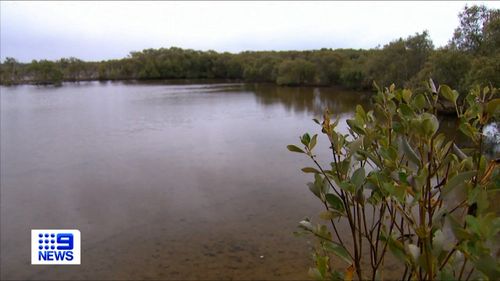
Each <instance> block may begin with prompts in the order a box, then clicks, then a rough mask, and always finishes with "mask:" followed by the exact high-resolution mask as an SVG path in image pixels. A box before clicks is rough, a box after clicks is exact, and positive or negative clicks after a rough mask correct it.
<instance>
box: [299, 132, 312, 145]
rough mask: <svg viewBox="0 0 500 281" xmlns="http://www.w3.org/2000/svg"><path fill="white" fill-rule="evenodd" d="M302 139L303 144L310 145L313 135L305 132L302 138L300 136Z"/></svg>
mask: <svg viewBox="0 0 500 281" xmlns="http://www.w3.org/2000/svg"><path fill="white" fill-rule="evenodd" d="M300 141H301V142H302V144H304V145H305V146H309V142H311V136H309V134H308V133H305V134H304V135H303V136H302V137H301V138H300Z"/></svg>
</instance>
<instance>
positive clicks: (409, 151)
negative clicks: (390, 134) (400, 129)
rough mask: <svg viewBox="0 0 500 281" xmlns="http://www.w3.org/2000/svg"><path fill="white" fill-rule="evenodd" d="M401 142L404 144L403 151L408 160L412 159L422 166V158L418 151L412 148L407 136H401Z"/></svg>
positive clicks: (414, 162)
mask: <svg viewBox="0 0 500 281" xmlns="http://www.w3.org/2000/svg"><path fill="white" fill-rule="evenodd" d="M401 144H402V146H403V151H404V153H405V155H406V157H407V158H408V160H410V161H411V162H413V164H416V165H417V166H419V167H420V158H419V157H418V155H417V153H415V151H414V150H413V149H412V148H411V146H410V144H409V143H408V141H407V140H406V138H403V137H402V138H401Z"/></svg>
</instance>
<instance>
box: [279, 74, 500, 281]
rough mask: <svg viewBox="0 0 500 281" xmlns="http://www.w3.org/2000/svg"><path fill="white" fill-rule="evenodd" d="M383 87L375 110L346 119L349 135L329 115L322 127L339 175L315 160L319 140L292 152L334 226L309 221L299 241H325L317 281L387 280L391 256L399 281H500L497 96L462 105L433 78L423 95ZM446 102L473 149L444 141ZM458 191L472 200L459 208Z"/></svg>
mask: <svg viewBox="0 0 500 281" xmlns="http://www.w3.org/2000/svg"><path fill="white" fill-rule="evenodd" d="M377 89H378V93H377V94H376V95H375V97H374V106H373V110H370V111H365V109H364V108H363V107H361V106H359V105H358V106H357V107H356V111H355V116H354V118H353V119H348V120H347V126H348V130H349V133H348V134H342V133H341V132H339V131H338V130H337V129H336V128H337V125H338V123H339V119H336V120H335V121H333V120H332V119H330V118H331V117H330V114H329V112H328V111H326V112H325V114H324V116H323V121H322V122H319V121H318V120H315V122H316V123H318V124H319V125H320V126H321V132H322V133H323V134H324V135H325V136H326V137H327V138H325V139H328V143H329V145H330V146H331V147H330V149H331V152H332V158H333V159H332V162H331V163H330V167H328V168H326V167H324V166H323V165H321V164H320V160H319V159H318V156H317V155H315V152H314V151H315V150H314V148H315V146H316V144H317V142H318V135H317V134H315V135H313V136H312V137H311V136H310V135H309V134H307V133H306V134H304V135H303V136H302V137H301V138H300V141H301V143H302V148H301V147H299V146H295V145H289V146H288V149H289V150H290V151H292V152H298V153H301V154H304V155H306V156H307V157H308V158H310V159H311V161H312V163H314V167H305V168H303V169H302V171H303V172H305V173H312V174H314V182H312V183H309V189H310V190H311V191H312V193H313V194H314V195H315V196H317V197H318V198H319V199H320V201H321V203H322V205H323V206H324V207H325V211H324V212H323V213H321V214H320V217H321V218H322V219H324V220H325V221H326V222H327V224H328V225H326V224H321V223H320V224H313V222H312V221H311V220H310V219H305V220H303V221H301V222H300V228H301V231H300V232H299V233H300V234H309V235H313V236H314V237H315V238H316V241H317V244H316V248H315V252H314V254H313V256H314V261H315V266H314V267H313V268H311V269H310V270H309V272H310V274H311V276H313V277H314V278H316V279H331V280H351V279H352V278H353V277H354V276H353V275H354V274H355V275H356V277H357V278H358V279H360V280H375V279H383V276H384V269H385V267H384V264H385V263H384V262H385V261H386V259H388V256H392V258H394V259H396V260H397V261H399V262H400V263H401V265H402V267H401V277H400V278H397V279H399V280H436V279H439V280H457V279H458V280H466V279H470V278H473V279H484V280H498V279H499V278H500V263H499V261H498V259H497V258H496V257H495V254H494V253H493V251H495V249H498V248H497V244H496V242H497V240H498V239H497V238H498V233H499V231H500V218H498V217H497V215H496V214H495V213H494V212H492V211H490V210H489V204H490V200H489V198H492V195H493V193H495V192H498V191H499V190H500V175H499V170H500V169H499V164H498V162H499V159H496V160H495V159H493V160H488V159H487V157H486V156H485V155H484V153H483V152H484V144H483V134H482V129H483V127H484V126H485V125H487V124H488V123H489V122H492V121H494V120H498V117H499V116H498V114H499V112H500V99H498V98H496V97H497V93H498V89H496V88H492V87H486V88H484V89H480V88H475V89H473V90H472V91H471V92H470V93H469V94H468V95H467V96H466V97H465V99H464V105H463V106H460V105H458V104H457V97H458V92H456V91H454V90H451V89H450V88H449V87H448V86H446V85H441V86H440V87H439V88H437V89H436V87H435V86H434V83H433V82H432V80H431V81H430V82H429V84H428V91H426V92H425V93H424V94H413V93H412V91H410V90H407V89H404V90H401V89H399V90H396V89H395V87H394V85H391V87H389V88H386V89H384V90H382V89H379V88H378V87H377ZM441 100H447V101H448V102H450V103H452V104H454V106H455V110H456V112H457V115H458V120H457V130H459V131H461V132H462V133H463V134H464V135H465V136H466V137H467V138H468V140H469V142H468V143H469V144H470V147H467V148H465V147H462V148H460V147H459V145H458V144H457V143H456V142H455V140H454V139H449V138H448V137H447V136H446V135H444V134H443V133H439V120H438V118H437V116H436V112H437V109H436V107H437V105H438V103H439V102H440V101H441ZM457 193H461V194H463V197H458V198H460V199H458V200H453V199H452V198H453V197H455V196H456V195H457ZM340 221H345V222H347V224H348V235H345V234H343V233H341V232H340V229H339V222H340ZM350 242H352V243H350ZM389 253H391V254H390V255H389ZM339 262H343V263H344V264H345V267H339ZM334 264H335V265H336V266H334ZM392 271H393V273H392V274H395V273H396V272H394V270H392Z"/></svg>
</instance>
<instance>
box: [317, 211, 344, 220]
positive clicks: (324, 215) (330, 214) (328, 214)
mask: <svg viewBox="0 0 500 281" xmlns="http://www.w3.org/2000/svg"><path fill="white" fill-rule="evenodd" d="M342 216H343V214H342V213H340V212H338V211H323V212H321V213H320V214H319V217H320V218H321V219H324V220H331V219H335V218H338V217H342Z"/></svg>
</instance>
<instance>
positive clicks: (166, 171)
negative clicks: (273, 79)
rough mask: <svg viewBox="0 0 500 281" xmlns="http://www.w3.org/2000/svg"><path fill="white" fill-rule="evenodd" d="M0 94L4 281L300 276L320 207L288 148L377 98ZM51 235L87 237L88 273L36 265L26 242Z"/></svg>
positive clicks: (105, 89) (41, 90) (169, 88)
mask: <svg viewBox="0 0 500 281" xmlns="http://www.w3.org/2000/svg"><path fill="white" fill-rule="evenodd" d="M0 91H1V132H0V133H1V189H0V208H1V209H0V210H1V216H0V219H1V220H0V224H1V225H0V226H1V230H0V234H1V235H0V242H1V244H0V246H1V256H2V259H1V279H23V280H24V279H93V280H96V279H246V280H248V279H304V278H306V277H307V268H308V267H309V266H310V265H311V264H312V259H311V252H310V245H309V244H308V240H307V239H305V238H297V237H295V236H294V235H293V231H295V230H297V227H296V226H297V224H298V222H299V221H300V220H301V219H303V218H304V217H306V216H308V217H313V216H316V215H317V214H318V213H319V212H320V210H321V204H320V203H319V202H318V201H317V200H316V199H315V198H314V196H313V195H312V194H311V193H310V192H309V191H308V188H307V187H306V182H308V181H310V180H311V177H312V176H311V175H310V174H308V175H306V174H302V173H301V172H300V170H299V169H300V168H302V167H304V166H309V165H310V163H309V162H308V161H307V159H305V157H301V155H298V154H294V153H290V152H288V151H287V150H286V145H287V144H291V143H294V144H296V143H298V142H299V139H298V136H299V135H300V134H302V133H304V132H306V131H308V132H311V133H315V132H316V133H317V132H319V127H318V126H317V125H316V124H315V123H314V122H313V121H312V120H311V119H312V118H315V117H320V116H321V113H322V111H323V109H324V108H326V107H329V108H330V110H331V112H333V113H335V114H338V115H340V116H342V118H347V117H349V116H350V115H351V114H352V111H353V110H354V108H355V105H356V104H357V103H362V104H366V103H367V102H368V100H369V95H367V94H363V93H355V92H342V91H338V90H334V89H330V88H282V87H276V86H274V85H266V84H252V85H248V84H195V85H193V84H191V85H179V84H177V85H172V84H170V85H169V84H165V83H153V84H152V83H149V84H145V83H124V82H113V83H112V82H107V83H99V82H85V83H68V84H64V85H63V86H62V87H57V88H54V87H36V86H28V85H25V86H16V87H2V88H0ZM342 126H344V125H342ZM319 146H320V147H319V149H320V151H321V149H325V151H326V147H327V144H326V141H325V139H324V138H322V137H320V138H319ZM324 159H325V161H326V160H328V157H327V156H326V157H325V158H324ZM51 228H55V229H64V228H67V229H75V228H76V229H79V230H80V231H81V234H82V263H81V265H80V266H32V265H31V264H30V258H31V254H30V230H31V229H51Z"/></svg>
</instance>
